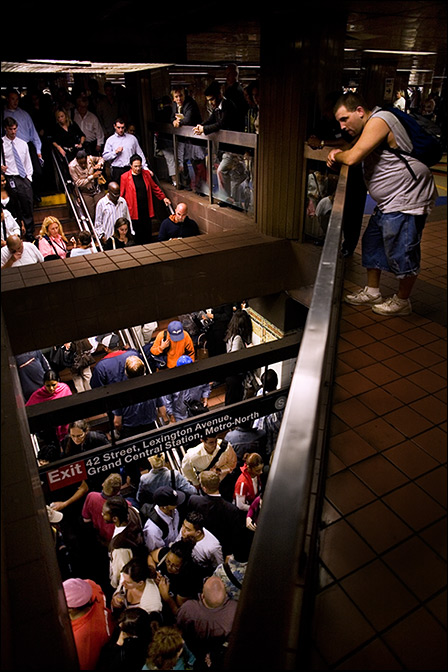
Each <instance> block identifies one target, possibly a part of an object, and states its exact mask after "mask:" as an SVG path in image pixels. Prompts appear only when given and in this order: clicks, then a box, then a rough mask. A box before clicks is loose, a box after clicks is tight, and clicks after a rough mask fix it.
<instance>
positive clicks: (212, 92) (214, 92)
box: [204, 80, 221, 98]
mask: <svg viewBox="0 0 448 672" xmlns="http://www.w3.org/2000/svg"><path fill="white" fill-rule="evenodd" d="M204 96H213V97H214V98H221V86H220V84H219V82H217V81H216V80H215V81H214V82H212V83H211V84H210V85H209V86H207V88H206V89H205V91H204Z"/></svg>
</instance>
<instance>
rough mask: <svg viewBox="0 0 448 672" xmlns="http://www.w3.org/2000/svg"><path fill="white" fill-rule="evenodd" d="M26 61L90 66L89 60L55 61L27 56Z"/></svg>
mask: <svg viewBox="0 0 448 672" xmlns="http://www.w3.org/2000/svg"><path fill="white" fill-rule="evenodd" d="M27 63H43V64H47V65H68V66H72V67H74V66H76V67H79V66H82V67H85V68H86V67H87V68H90V67H91V66H92V63H91V61H57V60H54V59H50V58H28V59H27Z"/></svg>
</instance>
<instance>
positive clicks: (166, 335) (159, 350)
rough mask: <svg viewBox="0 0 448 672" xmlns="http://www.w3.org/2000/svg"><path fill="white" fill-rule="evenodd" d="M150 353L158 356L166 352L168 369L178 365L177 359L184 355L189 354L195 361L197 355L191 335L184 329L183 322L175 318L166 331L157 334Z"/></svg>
mask: <svg viewBox="0 0 448 672" xmlns="http://www.w3.org/2000/svg"><path fill="white" fill-rule="evenodd" d="M150 353H151V354H152V355H156V356H160V355H165V354H166V356H167V361H166V366H167V368H168V369H174V368H175V366H176V365H177V360H178V359H179V357H181V356H182V355H188V357H191V359H192V360H193V361H194V357H195V352H194V345H193V341H192V340H191V336H190V334H188V333H187V332H186V331H184V328H183V326H182V322H180V321H179V320H173V321H172V322H170V323H169V325H168V328H167V329H166V330H165V331H160V332H159V333H158V334H157V337H156V340H155V341H154V345H153V346H152V348H151V350H150ZM159 368H163V367H159Z"/></svg>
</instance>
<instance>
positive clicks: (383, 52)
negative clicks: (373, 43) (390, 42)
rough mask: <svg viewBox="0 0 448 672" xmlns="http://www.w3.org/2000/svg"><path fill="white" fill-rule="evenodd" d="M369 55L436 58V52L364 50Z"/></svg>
mask: <svg viewBox="0 0 448 672" xmlns="http://www.w3.org/2000/svg"><path fill="white" fill-rule="evenodd" d="M364 52H365V53H369V54H399V55H402V56H434V55H435V54H437V52H436V51H397V50H395V49H364Z"/></svg>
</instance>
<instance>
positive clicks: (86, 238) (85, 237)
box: [78, 231, 92, 245]
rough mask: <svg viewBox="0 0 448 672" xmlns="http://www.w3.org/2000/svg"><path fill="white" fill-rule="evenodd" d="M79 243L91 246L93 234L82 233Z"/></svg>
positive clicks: (88, 232)
mask: <svg viewBox="0 0 448 672" xmlns="http://www.w3.org/2000/svg"><path fill="white" fill-rule="evenodd" d="M78 239H79V242H80V243H81V245H90V243H91V242H92V234H91V233H90V231H81V232H80V234H79V236H78Z"/></svg>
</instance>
